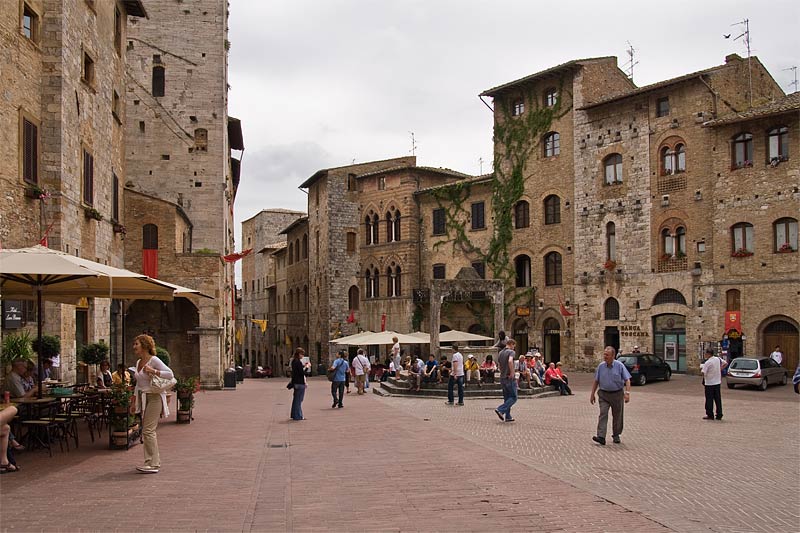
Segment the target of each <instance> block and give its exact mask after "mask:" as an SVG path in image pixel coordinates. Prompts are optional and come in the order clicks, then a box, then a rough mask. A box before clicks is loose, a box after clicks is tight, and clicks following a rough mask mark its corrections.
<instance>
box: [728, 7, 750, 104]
mask: <svg viewBox="0 0 800 533" xmlns="http://www.w3.org/2000/svg"><path fill="white" fill-rule="evenodd" d="M731 26H743V27H744V30H743V31H742V33H741V34H739V36H738V37H734V39H733V40H734V41H738V40H739V39H742V42H743V43H744V46H745V48H747V83H748V85H749V90H748V91H747V94H748V96H749V97H750V107H753V72H752V69H751V68H750V19H744V20H743V21H741V22H735V23H733V24H731ZM728 37H730V34H729V35H728ZM728 37H725V38H726V39H727V38H728Z"/></svg>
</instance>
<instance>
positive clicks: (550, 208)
mask: <svg viewBox="0 0 800 533" xmlns="http://www.w3.org/2000/svg"><path fill="white" fill-rule="evenodd" d="M544 223H545V224H560V223H561V198H559V197H558V196H556V195H555V194H551V195H550V196H548V197H547V198H545V199H544Z"/></svg>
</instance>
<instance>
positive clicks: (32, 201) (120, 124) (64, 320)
mask: <svg viewBox="0 0 800 533" xmlns="http://www.w3.org/2000/svg"><path fill="white" fill-rule="evenodd" d="M146 16H147V13H146V12H145V9H144V7H143V5H142V2H140V1H139V0H125V1H114V0H109V1H104V2H88V1H86V2H75V1H71V0H20V1H8V2H0V39H2V43H3V45H2V47H0V71H2V72H3V77H2V81H0V89H1V91H0V92H2V94H3V98H2V99H0V121H2V122H1V123H2V127H0V187H1V188H2V192H3V194H2V198H1V199H0V242H1V243H2V246H3V247H5V248H19V247H26V246H33V245H35V244H37V243H38V242H39V240H40V239H41V238H42V236H43V235H44V234H45V233H46V234H47V242H48V245H49V246H50V247H51V248H54V249H58V250H62V251H64V252H67V253H70V254H75V255H76V256H80V257H83V258H86V259H90V260H92V261H97V262H100V263H104V264H108V265H112V266H116V267H122V266H124V263H123V242H122V234H121V233H119V223H120V222H121V218H122V214H123V209H124V206H123V198H122V194H121V187H122V184H123V183H124V182H125V180H126V179H127V175H126V169H125V148H124V146H125V144H124V134H125V131H124V120H125V117H126V104H125V99H124V94H125V72H126V55H125V52H124V49H123V46H124V43H125V42H126V38H127V37H126V33H127V27H126V20H127V19H128V18H129V17H130V20H139V19H140V18H141V17H146ZM43 194H44V197H42V196H43ZM8 303H9V302H4V305H6V304H8ZM23 309H24V311H25V313H24V318H25V321H26V322H27V327H30V328H34V327H35V324H34V323H35V320H36V319H35V314H34V312H33V306H32V305H30V304H28V303H25V304H23ZM118 309H119V308H118V306H117V305H116V304H115V305H112V303H111V301H110V300H108V299H103V298H96V299H92V298H89V299H86V300H83V301H82V302H81V305H80V306H78V307H75V306H70V305H56V304H51V303H47V304H46V309H45V323H44V331H45V333H49V334H55V335H58V336H60V337H61V373H62V376H63V377H64V378H66V379H68V380H74V379H75V370H76V354H77V350H78V349H79V348H80V347H81V346H82V345H83V344H85V343H87V342H96V341H99V340H103V341H105V342H107V343H109V344H110V345H111V346H112V350H111V357H112V358H116V357H117V356H118V352H119V348H120V340H119V339H120V335H119V326H120V316H119V314H118Z"/></svg>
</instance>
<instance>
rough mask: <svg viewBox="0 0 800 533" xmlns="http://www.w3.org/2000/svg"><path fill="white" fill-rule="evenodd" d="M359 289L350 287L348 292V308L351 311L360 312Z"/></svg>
mask: <svg viewBox="0 0 800 533" xmlns="http://www.w3.org/2000/svg"><path fill="white" fill-rule="evenodd" d="M358 304H359V302H358V287H356V286H355V285H353V286H352V287H350V290H349V291H347V307H348V308H349V309H350V310H351V311H358Z"/></svg>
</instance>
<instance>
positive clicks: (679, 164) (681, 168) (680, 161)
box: [675, 144, 686, 172]
mask: <svg viewBox="0 0 800 533" xmlns="http://www.w3.org/2000/svg"><path fill="white" fill-rule="evenodd" d="M675 172H686V147H685V146H684V145H683V144H676V145H675Z"/></svg>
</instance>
